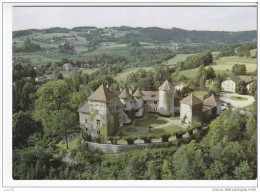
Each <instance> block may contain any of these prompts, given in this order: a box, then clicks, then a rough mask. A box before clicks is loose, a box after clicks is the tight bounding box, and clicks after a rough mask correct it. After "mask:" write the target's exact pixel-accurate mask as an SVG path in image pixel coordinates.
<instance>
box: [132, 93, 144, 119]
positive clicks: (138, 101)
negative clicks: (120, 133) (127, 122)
mask: <svg viewBox="0 0 260 192" xmlns="http://www.w3.org/2000/svg"><path fill="white" fill-rule="evenodd" d="M133 96H134V98H135V100H136V103H135V109H137V110H138V111H137V112H136V113H135V116H136V117H142V116H143V98H142V97H143V94H142V92H141V91H140V89H139V88H138V89H137V90H136V92H135V93H134V94H133Z"/></svg>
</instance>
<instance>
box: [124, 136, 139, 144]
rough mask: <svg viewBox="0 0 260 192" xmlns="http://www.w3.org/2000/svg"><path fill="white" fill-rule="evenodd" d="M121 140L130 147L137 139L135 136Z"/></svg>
mask: <svg viewBox="0 0 260 192" xmlns="http://www.w3.org/2000/svg"><path fill="white" fill-rule="evenodd" d="M123 139H124V140H126V142H127V144H128V145H131V144H134V142H135V140H136V139H137V137H136V136H125V137H123Z"/></svg>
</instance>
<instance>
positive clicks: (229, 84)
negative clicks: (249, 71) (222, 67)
mask: <svg viewBox="0 0 260 192" xmlns="http://www.w3.org/2000/svg"><path fill="white" fill-rule="evenodd" d="M240 80H242V81H244V82H245V83H246V84H247V86H246V88H247V90H248V91H249V89H250V86H251V85H252V83H253V81H254V80H256V77H253V76H248V75H236V76H232V77H227V78H226V79H225V80H224V81H222V83H221V90H222V91H225V92H232V93H235V92H236V84H237V82H238V81H240Z"/></svg>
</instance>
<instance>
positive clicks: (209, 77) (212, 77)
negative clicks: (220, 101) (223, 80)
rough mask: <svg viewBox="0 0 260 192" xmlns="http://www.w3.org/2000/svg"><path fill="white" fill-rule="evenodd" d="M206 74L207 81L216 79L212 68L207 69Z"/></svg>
mask: <svg viewBox="0 0 260 192" xmlns="http://www.w3.org/2000/svg"><path fill="white" fill-rule="evenodd" d="M206 73H207V79H214V78H215V77H216V73H215V71H214V69H213V68H212V67H208V68H207V69H206Z"/></svg>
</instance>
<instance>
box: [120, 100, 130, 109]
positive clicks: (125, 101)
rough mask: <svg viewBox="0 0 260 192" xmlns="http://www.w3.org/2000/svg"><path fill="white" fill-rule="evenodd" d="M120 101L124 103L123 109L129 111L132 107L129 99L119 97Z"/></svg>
mask: <svg viewBox="0 0 260 192" xmlns="http://www.w3.org/2000/svg"><path fill="white" fill-rule="evenodd" d="M120 100H121V102H122V103H124V104H125V107H124V110H126V111H130V110H131V109H132V105H131V102H130V99H122V98H120Z"/></svg>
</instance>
